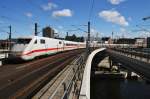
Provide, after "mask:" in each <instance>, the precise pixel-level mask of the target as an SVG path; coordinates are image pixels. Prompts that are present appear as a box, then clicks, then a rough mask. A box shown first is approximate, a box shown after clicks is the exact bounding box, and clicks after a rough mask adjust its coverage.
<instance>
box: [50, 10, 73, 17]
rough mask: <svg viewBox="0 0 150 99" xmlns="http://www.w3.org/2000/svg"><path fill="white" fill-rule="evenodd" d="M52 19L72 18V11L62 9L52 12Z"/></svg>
mask: <svg viewBox="0 0 150 99" xmlns="http://www.w3.org/2000/svg"><path fill="white" fill-rule="evenodd" d="M52 16H53V17H71V16H72V11H71V10H70V9H63V10H59V11H54V12H53V13H52Z"/></svg>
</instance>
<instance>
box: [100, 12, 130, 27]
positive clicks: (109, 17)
mask: <svg viewBox="0 0 150 99" xmlns="http://www.w3.org/2000/svg"><path fill="white" fill-rule="evenodd" d="M99 17H101V18H103V19H105V20H106V21H107V22H112V23H115V24H119V25H121V26H128V25H129V23H128V22H127V21H126V19H125V17H124V16H122V15H121V14H120V13H119V12H118V11H115V10H104V11H101V12H99Z"/></svg>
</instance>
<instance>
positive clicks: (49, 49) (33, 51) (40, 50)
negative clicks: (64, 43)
mask: <svg viewBox="0 0 150 99" xmlns="http://www.w3.org/2000/svg"><path fill="white" fill-rule="evenodd" d="M65 48H77V47H65ZM59 49H64V48H48V49H38V50H32V51H30V52H28V53H26V54H23V55H29V54H32V53H36V52H44V51H51V50H59Z"/></svg>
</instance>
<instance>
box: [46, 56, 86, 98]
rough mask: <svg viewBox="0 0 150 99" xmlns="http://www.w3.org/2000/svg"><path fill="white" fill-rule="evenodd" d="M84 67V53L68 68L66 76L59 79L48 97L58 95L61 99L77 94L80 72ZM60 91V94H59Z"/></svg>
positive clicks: (80, 77)
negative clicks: (58, 82)
mask: <svg viewBox="0 0 150 99" xmlns="http://www.w3.org/2000/svg"><path fill="white" fill-rule="evenodd" d="M83 68H84V55H81V56H80V57H79V58H78V59H77V60H76V61H75V62H74V63H73V64H72V67H71V68H70V70H69V72H68V74H67V75H66V77H65V78H64V79H63V80H62V81H61V83H60V84H59V85H58V87H57V88H56V90H55V91H54V92H53V94H52V95H51V96H50V97H49V99H53V98H54V97H58V96H59V98H61V99H68V98H69V97H73V96H74V95H75V96H76V97H78V96H79V89H80V86H81V84H79V83H81V80H82V75H83V74H82V73H83ZM71 91H73V92H74V95H71ZM60 92H61V94H60Z"/></svg>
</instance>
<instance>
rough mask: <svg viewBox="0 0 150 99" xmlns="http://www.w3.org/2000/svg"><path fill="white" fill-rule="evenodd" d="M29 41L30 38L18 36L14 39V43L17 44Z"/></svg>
mask: <svg viewBox="0 0 150 99" xmlns="http://www.w3.org/2000/svg"><path fill="white" fill-rule="evenodd" d="M30 41H31V39H29V38H19V39H16V43H17V44H29V43H30Z"/></svg>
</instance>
